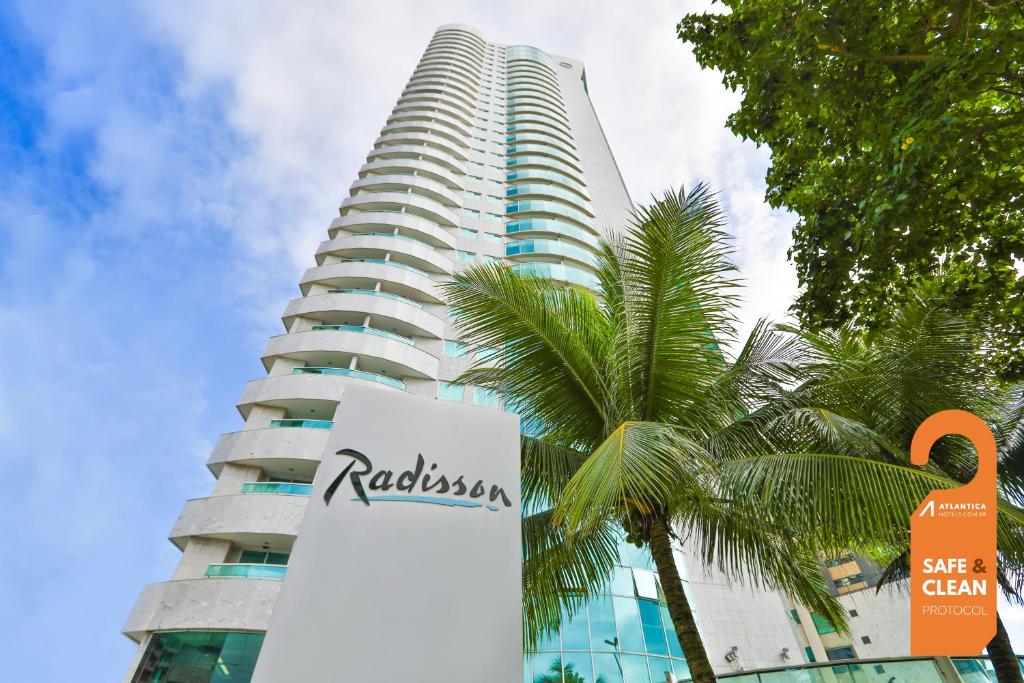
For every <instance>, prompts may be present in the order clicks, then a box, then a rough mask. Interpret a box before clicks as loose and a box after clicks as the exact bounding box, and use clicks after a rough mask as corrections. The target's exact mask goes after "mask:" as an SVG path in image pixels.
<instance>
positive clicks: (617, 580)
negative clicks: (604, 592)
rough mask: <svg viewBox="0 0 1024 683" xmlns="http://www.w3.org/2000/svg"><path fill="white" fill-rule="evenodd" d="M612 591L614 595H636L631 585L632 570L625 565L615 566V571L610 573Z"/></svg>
mask: <svg viewBox="0 0 1024 683" xmlns="http://www.w3.org/2000/svg"><path fill="white" fill-rule="evenodd" d="M612 593H613V594H615V595H628V596H629V597H633V596H634V595H636V589H635V588H634V587H633V571H632V570H631V569H628V568H626V567H616V568H615V573H614V574H612Z"/></svg>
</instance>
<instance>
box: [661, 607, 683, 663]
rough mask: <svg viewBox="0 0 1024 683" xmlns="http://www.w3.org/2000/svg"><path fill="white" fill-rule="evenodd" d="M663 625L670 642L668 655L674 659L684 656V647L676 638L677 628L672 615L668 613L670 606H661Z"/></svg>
mask: <svg viewBox="0 0 1024 683" xmlns="http://www.w3.org/2000/svg"><path fill="white" fill-rule="evenodd" d="M661 623H663V624H664V625H665V637H666V639H667V640H668V653H669V654H670V655H672V656H673V657H682V656H683V647H682V645H680V644H679V637H678V636H676V628H675V626H674V625H673V624H672V615H670V614H669V613H668V605H662V606H661Z"/></svg>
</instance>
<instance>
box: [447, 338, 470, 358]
mask: <svg viewBox="0 0 1024 683" xmlns="http://www.w3.org/2000/svg"><path fill="white" fill-rule="evenodd" d="M466 351H467V348H466V345H465V344H463V343H462V342H457V341H452V340H451V339H446V340H445V342H444V355H446V356H450V357H452V358H461V357H462V356H465V355H466Z"/></svg>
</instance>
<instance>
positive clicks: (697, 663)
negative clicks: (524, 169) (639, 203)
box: [445, 185, 846, 683]
mask: <svg viewBox="0 0 1024 683" xmlns="http://www.w3.org/2000/svg"><path fill="white" fill-rule="evenodd" d="M721 226H722V216H721V213H720V210H719V208H718V206H717V204H716V202H715V200H714V198H713V196H712V195H711V193H710V192H709V191H708V189H707V188H706V187H705V186H703V185H701V186H698V187H696V188H695V189H694V190H692V191H691V192H685V191H680V192H679V193H671V192H670V193H667V194H666V195H665V197H664V198H663V199H662V200H661V201H658V202H656V203H654V204H653V205H651V206H650V207H646V208H643V209H640V210H638V211H637V212H636V214H635V215H634V218H633V221H632V224H631V225H630V226H628V227H627V228H626V229H625V231H624V233H623V234H622V235H621V236H619V237H612V238H609V239H607V240H605V241H603V242H602V243H601V247H600V250H599V251H600V254H599V257H598V265H597V268H596V270H597V277H598V282H599V285H598V287H597V290H598V291H597V293H596V295H595V294H594V293H592V292H590V291H587V290H584V289H582V288H578V287H574V286H568V285H563V284H559V283H557V282H555V281H552V280H547V279H541V278H534V277H527V276H520V275H517V274H516V273H515V272H513V271H512V270H511V269H510V268H508V267H505V266H501V265H496V264H488V265H480V266H476V267H474V268H471V269H469V270H467V271H465V272H463V273H461V274H459V275H457V276H456V277H455V279H454V281H453V282H452V283H450V284H448V285H446V286H445V294H446V297H447V300H448V304H449V306H450V307H451V309H452V313H453V317H454V318H455V319H456V320H457V321H458V323H459V327H460V332H461V334H462V336H463V338H464V339H466V340H467V341H468V342H469V343H470V344H471V345H472V346H473V347H475V348H477V349H488V350H495V349H497V350H500V351H501V353H502V354H503V362H502V363H501V365H500V366H499V367H490V366H489V364H488V362H486V361H485V362H479V361H478V363H477V364H476V365H475V366H474V367H471V368H470V369H469V370H468V371H466V372H465V373H464V374H463V375H462V377H461V378H460V379H459V380H458V381H460V382H463V383H466V384H473V385H478V386H483V387H487V388H490V389H493V390H496V391H499V392H500V393H501V394H502V395H503V396H504V400H505V403H506V405H507V406H509V407H511V408H512V409H514V410H515V411H516V412H517V413H519V415H520V416H521V418H522V421H523V425H524V433H526V434H528V435H525V436H523V438H522V478H523V479H522V487H523V500H524V509H525V510H526V511H527V514H528V516H527V517H526V518H525V519H524V524H523V529H524V538H525V540H524V556H525V562H524V594H525V597H524V601H525V608H524V616H525V623H524V626H525V632H526V636H527V638H526V640H527V644H528V647H529V646H530V645H531V644H533V643H535V642H536V640H537V639H538V637H539V635H541V634H543V633H545V632H548V631H550V630H551V629H553V628H556V627H557V625H558V621H559V618H560V615H561V614H562V613H563V612H566V613H572V612H573V611H575V610H576V609H578V608H579V606H580V605H581V604H582V602H583V601H584V600H585V599H586V598H587V597H588V596H589V595H592V594H594V593H595V592H596V591H598V590H599V589H600V588H601V587H602V586H603V585H604V583H605V581H606V580H607V577H608V575H609V572H610V570H611V567H612V565H613V564H614V562H615V544H616V538H617V537H616V534H620V533H625V534H626V537H627V539H628V540H629V541H631V542H633V543H636V544H637V545H640V546H646V547H648V548H649V550H650V552H651V555H652V557H653V558H654V562H655V564H656V566H657V569H658V573H659V574H660V576H661V582H662V589H663V591H664V594H665V599H666V602H667V603H668V610H669V613H670V615H671V617H672V621H673V623H674V625H675V629H676V633H677V635H678V636H679V640H680V644H681V645H682V648H683V652H684V654H685V656H686V660H687V663H688V664H689V667H690V672H691V674H692V677H693V680H694V681H697V682H699V683H705V682H707V683H710V682H711V681H713V680H714V673H713V670H712V668H711V664H710V662H709V661H708V657H707V654H706V652H705V651H704V646H703V643H702V642H701V639H700V634H699V633H698V631H697V627H696V623H695V621H694V617H693V613H692V609H691V606H690V604H689V601H688V600H687V598H686V595H685V593H684V592H683V586H682V582H681V580H680V577H679V573H678V570H677V567H676V564H675V559H674V556H673V542H674V541H675V540H677V539H678V538H686V539H688V540H689V541H691V542H692V543H694V544H695V546H696V547H697V548H698V549H699V551H700V553H701V556H702V558H703V560H704V561H705V562H706V563H707V564H708V565H713V566H715V567H717V568H718V569H719V570H721V571H723V572H725V573H726V574H727V575H728V576H729V577H731V578H732V579H733V580H737V581H743V580H746V581H749V582H751V583H753V584H755V585H761V586H768V587H771V588H775V589H780V590H783V591H786V592H787V593H789V594H790V595H793V596H795V597H796V598H798V599H800V600H801V601H802V602H804V603H805V604H806V605H807V606H808V607H810V608H811V609H814V610H815V611H817V612H819V613H821V614H822V615H824V616H826V617H827V618H829V619H830V620H831V621H832V622H833V623H835V624H837V625H838V626H839V627H841V628H842V627H844V626H845V618H846V615H845V611H844V610H843V609H842V608H841V606H840V605H839V603H838V602H837V601H836V600H835V599H834V597H833V596H832V595H831V593H829V591H828V590H827V588H826V586H825V582H824V577H823V575H822V572H821V569H820V565H819V563H818V554H817V552H816V549H814V548H812V547H809V546H805V545H804V544H802V543H799V542H797V541H796V540H794V539H793V537H792V535H791V534H790V533H789V530H788V529H786V528H785V527H783V526H777V527H772V526H769V525H766V524H765V523H764V522H763V520H762V519H760V517H759V516H758V515H757V514H756V512H755V511H754V510H752V509H751V508H750V507H749V506H746V505H745V504H740V503H737V502H736V501H734V500H731V499H729V498H727V497H724V496H722V495H721V486H720V484H719V481H718V478H719V476H720V473H721V468H720V464H719V463H720V462H721V461H722V460H723V459H729V458H735V457H739V455H740V454H743V453H745V452H747V451H746V449H747V448H749V447H753V445H755V444H758V443H760V442H759V441H757V439H754V438H751V437H750V436H749V435H748V434H747V430H745V429H743V428H741V427H737V425H740V424H742V423H744V421H745V419H746V417H745V416H746V415H747V413H748V412H750V411H751V410H752V409H754V408H756V407H757V406H760V405H762V404H765V403H768V402H771V401H773V400H775V399H776V398H778V397H780V396H782V395H783V392H782V389H781V385H782V382H784V381H787V380H788V379H790V368H791V365H792V362H793V359H792V354H791V349H790V348H789V347H788V346H787V345H786V344H782V343H779V341H778V338H777V336H774V335H771V334H769V330H768V328H767V326H765V325H763V324H760V325H758V326H757V328H756V329H755V330H754V332H753V333H752V334H751V335H750V338H749V339H748V340H747V341H746V343H745V344H744V346H743V348H742V350H741V352H740V353H739V354H738V356H737V357H736V359H735V360H734V361H732V362H729V361H728V360H727V359H726V358H725V357H724V356H723V354H722V353H721V352H720V351H719V348H718V345H717V341H718V340H725V339H730V338H732V337H733V335H734V331H733V317H732V310H733V307H734V303H735V301H734V296H733V294H732V293H731V292H732V291H733V290H732V287H733V286H734V284H735V283H734V281H733V280H732V279H731V276H732V273H733V272H734V268H733V266H732V265H731V264H730V263H729V261H728V258H727V250H726V248H725V246H724V244H725V236H724V234H723V233H722V231H721ZM486 355H487V356H488V357H490V356H491V355H492V354H491V353H488V354H486Z"/></svg>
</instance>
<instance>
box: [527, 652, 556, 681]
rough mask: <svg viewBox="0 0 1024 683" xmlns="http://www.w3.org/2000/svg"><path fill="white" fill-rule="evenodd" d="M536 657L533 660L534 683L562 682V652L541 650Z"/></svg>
mask: <svg viewBox="0 0 1024 683" xmlns="http://www.w3.org/2000/svg"><path fill="white" fill-rule="evenodd" d="M535 657H536V658H535V659H534V660H533V683H561V680H562V655H561V653H560V652H540V653H538V654H537V655H535Z"/></svg>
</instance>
